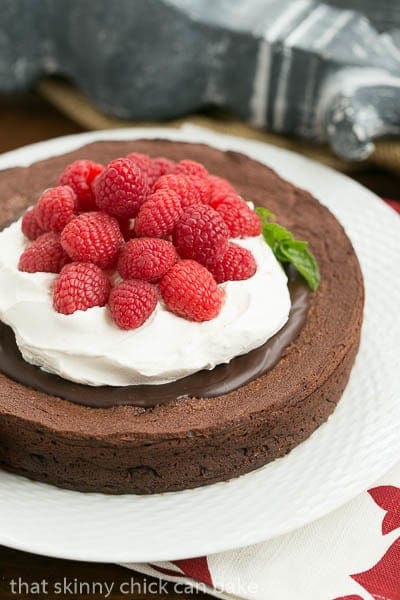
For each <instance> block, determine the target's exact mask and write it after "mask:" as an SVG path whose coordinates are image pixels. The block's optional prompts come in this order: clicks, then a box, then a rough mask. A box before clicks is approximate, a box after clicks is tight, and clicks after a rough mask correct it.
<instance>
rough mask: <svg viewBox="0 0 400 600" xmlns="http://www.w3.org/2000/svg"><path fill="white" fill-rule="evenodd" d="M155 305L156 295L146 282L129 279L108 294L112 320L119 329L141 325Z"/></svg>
mask: <svg viewBox="0 0 400 600" xmlns="http://www.w3.org/2000/svg"><path fill="white" fill-rule="evenodd" d="M156 305H157V294H156V291H155V289H154V287H153V286H152V285H151V284H150V283H147V281H138V280H135V279H130V280H128V281H123V282H122V283H119V284H118V285H116V286H115V287H114V288H113V289H112V290H111V294H110V300H109V306H110V310H111V315H112V318H113V319H114V321H115V323H116V324H117V325H118V327H120V328H121V329H136V327H140V326H141V325H143V323H144V322H145V321H147V319H148V318H149V317H150V315H151V314H152V313H153V311H154V309H155V307H156Z"/></svg>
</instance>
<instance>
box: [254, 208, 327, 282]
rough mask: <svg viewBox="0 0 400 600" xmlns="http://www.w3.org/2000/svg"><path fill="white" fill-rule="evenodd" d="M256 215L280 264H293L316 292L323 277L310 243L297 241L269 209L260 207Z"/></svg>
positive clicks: (265, 237) (265, 238)
mask: <svg viewBox="0 0 400 600" xmlns="http://www.w3.org/2000/svg"><path fill="white" fill-rule="evenodd" d="M256 213H257V215H258V216H259V218H260V220H261V223H262V234H263V237H264V240H265V241H266V243H267V244H268V246H269V247H270V248H271V250H272V252H273V253H274V255H275V257H276V259H277V260H278V261H279V262H280V263H283V264H285V263H291V264H292V265H293V266H294V267H295V268H296V269H297V271H298V272H299V273H300V275H302V276H303V277H304V279H305V280H306V282H307V284H308V285H309V286H310V288H311V289H312V290H313V291H315V290H316V289H317V287H318V286H319V282H320V280H321V276H320V273H319V269H318V264H317V261H316V258H315V256H314V255H313V254H312V252H310V250H309V249H308V242H303V241H300V240H296V239H295V238H294V237H293V234H292V233H291V232H290V231H289V230H288V229H286V227H283V226H282V225H279V224H278V223H275V222H274V221H273V219H275V215H274V213H272V212H271V211H270V210H268V209H267V208H262V207H258V208H256Z"/></svg>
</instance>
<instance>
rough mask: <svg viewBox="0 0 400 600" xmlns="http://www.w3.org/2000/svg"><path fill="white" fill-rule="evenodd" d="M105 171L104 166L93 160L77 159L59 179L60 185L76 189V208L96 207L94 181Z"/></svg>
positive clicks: (82, 209) (81, 209)
mask: <svg viewBox="0 0 400 600" xmlns="http://www.w3.org/2000/svg"><path fill="white" fill-rule="evenodd" d="M103 171H104V166H103V165H101V164H100V163H97V162H93V161H92V160H75V161H74V162H72V163H71V164H69V165H67V166H66V167H65V169H64V171H63V172H62V173H61V175H60V178H59V180H58V185H69V187H71V188H72V189H73V190H74V192H75V194H76V197H77V207H76V210H78V211H87V210H95V209H96V200H95V197H94V193H93V189H92V183H93V182H94V180H95V179H96V177H97V175H100V173H102V172H103Z"/></svg>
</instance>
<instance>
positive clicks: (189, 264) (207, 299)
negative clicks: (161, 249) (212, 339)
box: [159, 260, 224, 321]
mask: <svg viewBox="0 0 400 600" xmlns="http://www.w3.org/2000/svg"><path fill="white" fill-rule="evenodd" d="M159 288H160V292H161V295H162V298H163V300H164V302H165V305H166V307H167V308H168V310H170V311H171V312H173V313H175V314H176V315H178V316H180V317H183V318H184V319H189V320H190V321H209V320H210V319H213V318H214V317H216V316H217V315H218V313H219V312H220V310H221V306H222V301H223V298H224V292H223V290H222V289H220V288H219V287H218V286H217V284H216V281H215V279H214V278H213V276H212V275H211V273H210V272H209V271H208V270H207V269H206V268H205V267H203V266H202V265H200V264H199V263H198V262H196V261H194V260H180V261H179V262H177V263H175V265H174V266H173V267H172V269H170V270H169V271H168V273H167V274H166V275H164V277H163V278H162V279H161V281H160V283H159Z"/></svg>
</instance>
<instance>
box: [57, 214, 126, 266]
mask: <svg viewBox="0 0 400 600" xmlns="http://www.w3.org/2000/svg"><path fill="white" fill-rule="evenodd" d="M123 241H124V239H123V237H122V233H121V231H120V228H119V225H118V221H117V219H114V218H113V217H110V216H109V215H107V214H106V213H102V212H88V213H82V214H81V215H78V216H77V217H75V218H74V219H72V221H70V222H69V223H68V225H67V226H66V227H65V228H64V229H63V231H62V233H61V244H62V246H63V248H64V250H65V251H66V252H67V253H68V254H69V256H70V257H71V258H72V260H76V261H78V262H92V263H94V264H95V265H98V266H99V267H101V268H102V269H110V268H111V267H112V266H113V265H114V264H115V262H116V260H117V257H118V253H119V250H120V247H121V245H122V244H123Z"/></svg>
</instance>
